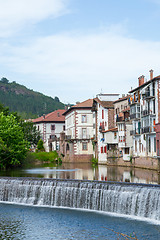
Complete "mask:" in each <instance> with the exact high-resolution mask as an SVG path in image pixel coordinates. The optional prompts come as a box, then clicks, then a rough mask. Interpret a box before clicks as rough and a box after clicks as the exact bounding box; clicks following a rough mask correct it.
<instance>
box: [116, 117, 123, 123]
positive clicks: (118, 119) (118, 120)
mask: <svg viewBox="0 0 160 240" xmlns="http://www.w3.org/2000/svg"><path fill="white" fill-rule="evenodd" d="M123 121H124V118H123V117H117V118H116V122H123Z"/></svg>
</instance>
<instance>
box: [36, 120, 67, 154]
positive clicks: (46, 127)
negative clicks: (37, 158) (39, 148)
mask: <svg viewBox="0 0 160 240" xmlns="http://www.w3.org/2000/svg"><path fill="white" fill-rule="evenodd" d="M52 125H54V126H55V130H52V129H51V126H52ZM35 126H36V128H37V129H39V131H40V132H41V136H42V140H43V142H44V148H45V151H47V152H49V139H50V135H56V137H57V138H59V137H60V133H61V132H63V131H64V126H65V123H54V122H52V123H46V122H44V123H36V124H35ZM54 150H56V144H55V143H52V151H54Z"/></svg>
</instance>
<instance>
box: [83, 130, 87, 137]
mask: <svg viewBox="0 0 160 240" xmlns="http://www.w3.org/2000/svg"><path fill="white" fill-rule="evenodd" d="M86 137H87V128H82V138H86Z"/></svg>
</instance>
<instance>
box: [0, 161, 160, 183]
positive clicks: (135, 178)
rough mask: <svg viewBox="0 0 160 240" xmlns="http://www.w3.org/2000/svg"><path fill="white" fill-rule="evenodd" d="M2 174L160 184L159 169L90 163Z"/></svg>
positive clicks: (1, 174) (41, 167)
mask: <svg viewBox="0 0 160 240" xmlns="http://www.w3.org/2000/svg"><path fill="white" fill-rule="evenodd" d="M0 176H10V177H41V178H58V179H79V180H100V181H101V180H102V181H117V182H131V183H146V184H160V174H158V172H157V171H153V170H145V169H138V168H129V167H111V166H110V167H107V166H105V165H99V166H97V167H92V166H91V165H90V164H84V163H83V164H67V163H66V164H62V165H61V166H53V165H51V164H50V165H48V164H44V165H39V166H34V167H33V166H32V167H30V168H28V169H19V170H17V169H16V170H12V171H1V172H0Z"/></svg>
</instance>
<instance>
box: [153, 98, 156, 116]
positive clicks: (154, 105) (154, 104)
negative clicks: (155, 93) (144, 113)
mask: <svg viewBox="0 0 160 240" xmlns="http://www.w3.org/2000/svg"><path fill="white" fill-rule="evenodd" d="M153 113H156V103H155V99H154V100H153Z"/></svg>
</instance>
